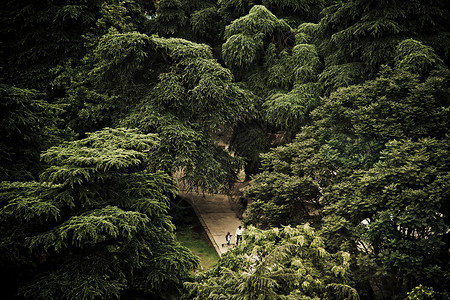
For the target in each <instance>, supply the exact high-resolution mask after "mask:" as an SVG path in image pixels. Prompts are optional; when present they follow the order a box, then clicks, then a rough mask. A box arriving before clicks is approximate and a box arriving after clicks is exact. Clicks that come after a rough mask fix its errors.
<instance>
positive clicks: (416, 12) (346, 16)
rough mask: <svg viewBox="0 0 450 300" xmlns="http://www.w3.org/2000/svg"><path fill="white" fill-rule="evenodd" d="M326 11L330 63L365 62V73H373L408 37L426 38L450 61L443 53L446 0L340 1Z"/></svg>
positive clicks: (446, 29) (323, 22) (324, 21)
mask: <svg viewBox="0 0 450 300" xmlns="http://www.w3.org/2000/svg"><path fill="white" fill-rule="evenodd" d="M323 15H324V17H323V18H322V20H321V27H322V30H324V33H325V34H326V35H327V36H328V38H330V42H329V43H328V44H327V45H326V46H325V47H324V55H325V56H326V64H327V65H342V64H346V63H352V62H356V63H362V67H363V70H364V73H365V74H368V75H369V76H370V75H372V76H373V75H374V74H376V73H377V72H378V68H379V67H380V66H381V65H382V64H386V63H390V62H392V60H393V59H394V57H395V49H396V47H397V44H398V43H399V42H400V41H402V40H403V39H405V38H418V39H420V40H423V41H426V43H427V44H429V45H432V46H433V47H434V49H435V50H436V51H438V53H439V54H441V55H444V57H447V63H448V53H443V52H444V51H445V50H444V49H448V48H449V44H448V35H449V33H450V31H449V27H448V24H449V15H450V14H449V9H448V5H447V3H446V1H415V0H408V1H401V2H397V1H339V2H337V3H336V4H334V5H331V6H329V7H328V8H326V9H325V10H324V11H323ZM444 36H447V38H444ZM447 52H448V51H447Z"/></svg>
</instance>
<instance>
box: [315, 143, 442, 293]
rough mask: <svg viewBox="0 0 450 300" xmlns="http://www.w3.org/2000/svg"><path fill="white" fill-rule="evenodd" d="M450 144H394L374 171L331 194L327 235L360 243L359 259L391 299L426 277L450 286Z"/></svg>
mask: <svg viewBox="0 0 450 300" xmlns="http://www.w3.org/2000/svg"><path fill="white" fill-rule="evenodd" d="M449 145H450V143H449V140H448V138H445V139H443V140H441V141H439V140H436V139H430V138H426V139H420V140H418V141H417V142H413V141H411V140H402V141H392V142H390V143H388V144H387V145H386V150H384V151H383V152H382V157H381V159H380V161H379V162H378V163H377V164H376V165H374V167H373V168H371V169H369V170H367V171H361V172H355V174H354V176H352V177H350V178H348V179H347V180H342V182H341V183H340V184H338V185H335V186H334V187H333V188H332V189H330V190H329V191H328V193H327V194H326V195H325V201H326V202H327V203H330V204H331V205H329V206H327V208H326V209H325V212H326V215H328V216H327V217H326V218H325V219H324V221H325V225H324V230H325V231H326V232H327V236H328V234H329V236H330V238H331V239H334V238H337V239H338V240H339V239H342V238H343V239H346V241H340V242H339V243H340V244H341V245H350V243H349V241H353V242H354V243H355V244H357V245H358V249H359V252H360V253H362V254H360V258H359V260H358V264H359V265H360V267H361V268H364V269H365V271H366V272H367V275H365V276H366V277H367V279H368V280H370V281H372V282H373V283H374V284H376V285H377V286H379V287H380V289H381V290H380V293H382V294H383V295H384V297H392V296H393V295H394V294H398V293H402V292H403V293H406V292H407V291H408V290H409V289H411V288H412V287H413V286H415V285H416V284H417V283H419V282H427V283H428V284H431V285H432V286H435V287H440V290H442V289H444V290H448V288H449V286H448V283H447V279H448V276H449V274H448V259H449V256H448V252H447V250H446V249H447V248H448V244H446V243H445V236H446V235H448V226H449V221H450V219H449V216H448V212H449V211H450V210H449V209H450V207H449V203H448V199H449V196H450V195H449V190H450V189H449V188H450V186H449V182H450V180H449V179H450V173H449V168H448V166H449V160H448V158H449V157H450V155H449V150H450V149H449ZM363 221H364V222H363ZM340 226H342V227H343V228H345V229H346V230H348V231H349V232H348V234H344V235H341V234H339V233H338V232H341V233H342V231H341V230H340V229H339V227H340ZM335 241H336V240H335Z"/></svg>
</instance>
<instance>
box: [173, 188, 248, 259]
mask: <svg viewBox="0 0 450 300" xmlns="http://www.w3.org/2000/svg"><path fill="white" fill-rule="evenodd" d="M178 195H179V196H180V197H182V198H184V199H186V200H187V201H188V202H189V203H190V204H191V205H192V207H193V208H194V211H195V213H196V214H197V217H198V218H199V220H200V222H201V223H202V226H203V228H204V229H205V231H206V234H207V235H208V237H209V239H210V241H211V243H212V244H213V246H214V248H216V251H217V253H218V254H219V256H222V254H223V253H225V252H227V250H228V249H229V248H231V247H232V245H231V246H227V245H226V241H225V235H226V234H227V232H230V234H231V235H232V239H231V241H232V244H233V245H234V242H235V238H236V236H235V235H236V229H237V228H238V226H239V225H242V223H241V220H240V219H239V218H238V217H237V215H236V213H235V212H234V210H233V208H232V206H231V200H230V198H229V196H227V195H223V194H200V193H195V192H182V191H180V192H179V193H178Z"/></svg>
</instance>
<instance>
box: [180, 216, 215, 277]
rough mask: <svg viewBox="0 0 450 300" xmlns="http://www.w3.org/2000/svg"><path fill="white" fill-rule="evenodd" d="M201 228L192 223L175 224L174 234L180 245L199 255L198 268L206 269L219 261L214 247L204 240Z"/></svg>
mask: <svg viewBox="0 0 450 300" xmlns="http://www.w3.org/2000/svg"><path fill="white" fill-rule="evenodd" d="M201 230H202V229H201V228H198V226H194V225H182V226H177V230H176V236H177V239H178V241H179V242H180V243H181V245H183V246H185V247H187V248H189V249H190V250H191V251H192V253H194V254H195V255H197V256H198V257H200V266H199V270H207V269H209V268H211V267H212V266H214V265H215V264H216V263H217V262H218V261H219V255H218V254H217V252H216V249H214V247H213V246H212V245H211V244H210V243H209V242H208V241H206V240H205V237H204V236H203V235H202V233H201Z"/></svg>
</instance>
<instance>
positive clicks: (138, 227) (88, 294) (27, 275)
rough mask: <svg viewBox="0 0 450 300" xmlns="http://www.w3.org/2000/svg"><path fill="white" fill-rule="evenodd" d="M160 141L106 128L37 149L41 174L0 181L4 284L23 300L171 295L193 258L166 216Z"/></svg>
mask: <svg viewBox="0 0 450 300" xmlns="http://www.w3.org/2000/svg"><path fill="white" fill-rule="evenodd" d="M158 144H159V140H158V138H157V137H156V136H155V135H152V134H147V135H144V134H138V133H137V132H136V131H133V130H125V129H104V130H102V131H99V132H94V133H91V134H89V135H88V137H87V138H85V139H82V140H78V141H74V142H66V143H63V144H61V145H60V146H57V147H52V148H50V149H48V150H47V151H46V152H44V153H43V155H42V159H43V160H44V161H45V162H46V163H48V164H49V167H48V168H47V170H45V172H43V173H42V175H41V181H40V182H26V183H17V182H2V183H1V210H0V219H1V243H0V249H1V253H2V255H1V267H2V270H3V272H2V274H3V275H4V277H3V278H2V281H1V282H2V287H3V291H4V295H7V297H11V298H14V297H22V296H23V297H25V298H28V299H39V298H45V299H49V298H51V299H93V298H102V299H118V298H126V299H137V298H139V299H141V298H145V297H146V298H149V297H153V298H165V299H167V298H170V297H171V296H176V295H178V294H179V293H180V291H181V289H182V282H183V281H184V280H185V279H186V278H187V276H188V274H189V271H190V270H192V269H193V268H194V267H195V266H196V264H197V259H196V258H195V257H194V256H193V255H192V254H191V253H190V252H189V251H188V250H187V249H185V248H183V247H181V246H180V245H179V244H178V243H177V242H176V240H175V236H174V233H173V231H174V226H173V224H172V223H171V221H170V217H169V216H168V215H167V211H168V208H169V196H170V195H171V194H172V193H173V192H174V191H175V188H174V183H173V181H172V179H171V178H170V177H169V176H167V175H166V174H163V173H161V172H151V171H149V169H148V167H147V166H149V165H151V163H152V162H151V160H149V156H148V155H149V154H146V152H147V151H154V150H155V149H156V148H157V147H158Z"/></svg>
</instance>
